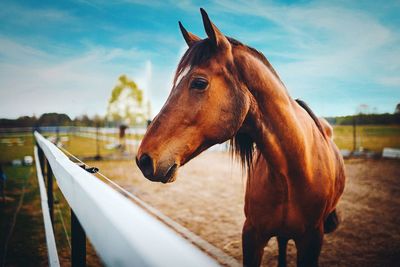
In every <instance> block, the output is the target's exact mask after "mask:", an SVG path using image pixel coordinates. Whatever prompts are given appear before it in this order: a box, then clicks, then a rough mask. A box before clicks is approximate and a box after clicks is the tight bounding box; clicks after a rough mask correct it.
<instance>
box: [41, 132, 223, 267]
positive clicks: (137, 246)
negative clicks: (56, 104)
mask: <svg viewBox="0 0 400 267" xmlns="http://www.w3.org/2000/svg"><path fill="white" fill-rule="evenodd" d="M35 138H36V141H37V144H38V146H39V148H40V149H41V150H42V151H43V154H44V156H45V157H46V158H47V161H48V163H49V166H50V167H51V170H52V173H53V174H54V176H55V178H56V180H57V184H58V186H59V188H60V190H61V192H62V193H63V195H64V197H65V199H66V200H67V202H68V204H69V205H70V207H71V209H72V211H73V213H74V214H75V215H76V218H77V220H78V221H79V222H78V223H79V224H80V225H81V226H82V228H83V229H84V232H85V233H86V235H87V237H88V238H89V240H90V241H91V243H92V245H93V247H94V248H95V250H96V252H97V254H98V255H99V257H100V258H101V259H102V261H103V263H105V264H106V265H107V266H218V263H217V262H216V261H215V260H213V259H212V258H210V257H209V256H207V255H206V254H205V253H203V252H202V251H200V250H199V249H197V248H196V247H195V246H194V245H192V244H191V243H189V242H188V241H187V240H185V239H183V238H182V237H180V236H179V235H177V234H176V233H175V232H173V231H172V230H171V229H169V228H168V227H166V226H165V225H164V224H162V223H161V222H159V221H158V220H156V219H155V218H153V217H151V216H150V215H149V214H147V213H146V212H145V211H144V210H142V209H141V208H140V207H138V206H136V205H135V204H134V203H132V202H131V201H129V200H128V199H126V198H125V197H124V196H122V195H121V194H120V193H118V192H117V191H115V190H114V189H112V188H111V187H109V186H108V185H106V184H105V183H103V182H102V181H100V180H99V179H97V178H96V177H95V176H93V175H92V174H90V173H88V172H86V171H85V170H84V169H82V168H81V167H79V166H78V165H76V164H75V163H73V162H72V161H70V160H69V158H68V157H67V156H66V155H65V154H63V153H62V152H61V151H60V150H59V149H58V148H57V147H56V146H55V145H53V144H52V143H51V142H50V141H48V140H47V139H45V138H44V137H43V136H42V135H40V134H39V133H37V132H35ZM39 154H40V153H39ZM37 165H38V163H37ZM42 165H43V163H42ZM39 167H40V164H39Z"/></svg>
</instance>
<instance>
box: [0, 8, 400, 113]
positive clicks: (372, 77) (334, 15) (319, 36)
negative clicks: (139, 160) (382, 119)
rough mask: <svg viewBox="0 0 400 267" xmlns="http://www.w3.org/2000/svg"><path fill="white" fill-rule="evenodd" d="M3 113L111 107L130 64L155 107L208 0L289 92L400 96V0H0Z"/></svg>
mask: <svg viewBox="0 0 400 267" xmlns="http://www.w3.org/2000/svg"><path fill="white" fill-rule="evenodd" d="M0 6H1V8H0V117H6V118H16V117H18V116H21V115H33V114H35V115H37V116H38V115H40V114H42V113H44V112H64V113H67V114H68V115H70V116H71V117H75V116H77V115H81V114H85V113H86V114H89V115H94V114H100V115H104V114H105V111H106V107H107V101H108V98H109V96H110V94H111V90H112V88H113V87H114V85H115V84H116V83H117V79H118V77H119V76H120V75H121V74H126V75H128V76H129V77H130V78H132V79H134V80H135V81H136V82H137V83H138V84H139V86H140V87H141V88H143V89H145V92H146V95H147V97H148V98H150V100H151V102H152V107H153V115H155V114H156V113H157V112H158V111H159V109H160V108H161V106H162V104H163V103H164V101H165V100H166V98H167V96H168V93H169V91H170V90H171V85H172V82H171V81H172V76H173V73H174V71H175V68H176V65H177V63H178V60H179V58H180V56H181V55H182V54H183V52H184V51H185V49H186V44H185V42H184V41H183V39H182V37H181V34H180V31H179V28H178V21H179V20H181V21H182V22H183V24H184V25H185V26H186V28H187V29H188V30H189V31H192V32H193V33H195V34H197V35H199V36H201V37H204V36H205V33H204V29H203V27H202V21H201V16H200V13H199V7H203V8H205V9H206V10H207V12H208V13H209V15H210V17H211V19H212V20H213V21H214V23H215V24H216V25H217V26H218V27H219V28H220V29H221V31H222V32H224V33H225V34H226V35H228V36H231V37H234V38H236V39H238V40H240V41H242V42H243V43H245V44H248V45H250V46H252V47H254V48H257V49H258V50H260V51H261V52H263V53H264V55H265V56H266V57H267V58H268V59H269V61H270V62H271V63H272V65H273V66H274V67H275V69H276V70H277V72H278V73H279V75H280V76H281V78H282V80H283V82H284V83H285V84H286V87H287V88H288V90H289V92H290V94H291V95H292V97H294V98H302V99H303V100H305V101H306V102H308V103H309V105H310V106H311V107H312V108H313V109H314V111H315V112H316V113H317V114H318V115H320V116H333V115H347V114H353V113H354V112H356V110H357V108H358V107H359V106H360V105H361V104H365V105H368V107H369V110H370V111H377V112H390V113H391V112H393V111H394V108H395V105H396V104H397V103H399V102H400V16H399V15H398V14H400V1H381V2H380V3H378V1H341V0H338V1H336V0H333V1H285V0H283V1H227V0H221V1H216V2H209V1H191V0H185V1H151V0H147V1H139V0H116V1H107V0H98V1H91V0H74V1H52V0H50V1H7V0H2V2H1V4H0Z"/></svg>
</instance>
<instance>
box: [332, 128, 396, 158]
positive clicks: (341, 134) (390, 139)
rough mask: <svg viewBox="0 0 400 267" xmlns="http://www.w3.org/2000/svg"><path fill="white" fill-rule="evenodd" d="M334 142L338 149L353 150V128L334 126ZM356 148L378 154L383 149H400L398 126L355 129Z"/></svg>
mask: <svg viewBox="0 0 400 267" xmlns="http://www.w3.org/2000/svg"><path fill="white" fill-rule="evenodd" d="M333 132H334V134H333V136H334V141H335V143H336V144H337V146H338V147H339V148H340V149H349V150H352V149H353V126H350V125H345V126H334V127H333ZM356 136H357V142H356V144H357V147H363V148H364V149H368V150H372V151H377V152H380V151H382V149H383V148H384V147H392V148H400V126H399V125H385V126H380V125H361V126H357V127H356Z"/></svg>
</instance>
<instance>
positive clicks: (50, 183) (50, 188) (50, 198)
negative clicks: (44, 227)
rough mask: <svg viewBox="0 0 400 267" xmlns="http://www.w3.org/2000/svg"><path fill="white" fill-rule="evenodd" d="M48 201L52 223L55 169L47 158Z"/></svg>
mask: <svg viewBox="0 0 400 267" xmlns="http://www.w3.org/2000/svg"><path fill="white" fill-rule="evenodd" d="M47 203H48V205H49V211H50V219H51V223H52V224H54V197H53V170H52V169H51V166H50V163H49V161H48V160H47Z"/></svg>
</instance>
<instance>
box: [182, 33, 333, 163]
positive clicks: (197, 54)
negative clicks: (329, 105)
mask: <svg viewBox="0 0 400 267" xmlns="http://www.w3.org/2000/svg"><path fill="white" fill-rule="evenodd" d="M226 38H227V39H228V41H229V43H230V44H231V46H232V47H237V48H241V49H244V50H245V51H246V52H248V53H250V54H251V55H253V56H254V57H256V58H257V59H259V60H260V61H261V62H262V63H264V65H265V66H267V67H268V69H269V70H270V71H271V73H272V74H273V75H275V77H276V78H277V79H278V80H279V81H280V82H281V83H282V84H283V82H282V80H281V79H280V77H279V75H278V73H277V72H276V71H275V69H274V68H273V67H272V65H271V63H270V62H269V61H268V60H267V58H266V57H265V56H264V55H263V53H261V52H260V51H258V50H257V49H255V48H252V47H250V46H247V45H245V44H243V43H241V42H240V41H238V40H236V39H234V38H231V37H226ZM215 53H217V50H216V49H215V47H214V46H213V44H212V43H211V41H210V40H209V39H208V38H207V39H203V40H199V41H197V42H196V43H194V44H193V45H192V46H190V47H189V49H188V50H186V52H185V54H184V55H183V57H182V58H181V60H180V61H179V64H178V67H177V69H176V73H175V78H174V87H175V85H176V80H177V77H179V76H180V75H181V74H182V73H183V72H184V70H185V68H186V67H187V66H196V65H201V64H202V63H205V62H207V61H208V60H209V59H210V58H211V57H212V56H213V55H215ZM296 102H297V103H298V104H299V105H300V106H301V107H302V108H303V109H304V110H305V111H307V113H308V114H309V115H310V117H311V118H312V119H313V121H314V122H315V124H316V125H317V127H318V129H319V131H320V132H321V133H322V135H323V136H324V137H326V134H325V131H324V130H323V128H322V125H321V123H320V121H319V120H318V118H317V116H315V114H314V112H313V111H312V110H311V109H310V107H309V106H308V105H307V104H306V103H305V102H304V101H302V100H300V99H296ZM230 151H231V154H232V156H237V157H238V158H239V160H240V162H241V163H242V167H243V168H244V169H245V168H247V170H248V171H250V170H251V165H252V162H253V159H254V152H255V151H256V145H255V143H254V140H253V139H252V138H251V137H250V136H249V135H248V134H246V133H236V135H235V136H233V137H232V138H231V139H230Z"/></svg>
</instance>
